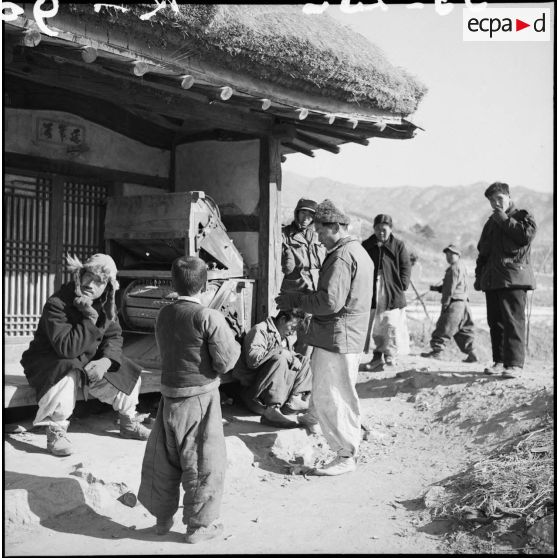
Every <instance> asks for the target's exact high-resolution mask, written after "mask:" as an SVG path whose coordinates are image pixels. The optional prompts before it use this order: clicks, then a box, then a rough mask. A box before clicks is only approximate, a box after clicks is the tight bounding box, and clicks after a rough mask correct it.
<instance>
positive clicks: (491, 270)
mask: <svg viewBox="0 0 558 558" xmlns="http://www.w3.org/2000/svg"><path fill="white" fill-rule="evenodd" d="M484 195H485V196H486V197H487V198H488V200H489V202H490V205H491V206H492V209H493V210H494V212H493V213H492V215H491V216H490V218H489V219H488V221H487V222H486V224H485V225H484V228H483V229H482V234H481V237H480V240H479V244H478V247H477V248H478V251H479V255H478V257H477V267H476V269H475V290H477V291H481V290H482V291H484V292H485V294H486V317H487V320H488V327H489V328H490V340H491V342H492V357H493V360H494V364H493V365H492V366H490V367H488V368H486V369H485V370H484V372H485V374H489V375H492V374H497V373H499V372H501V373H502V377H503V378H515V377H516V376H517V375H519V374H520V373H521V370H522V368H523V364H524V361H525V302H526V299H527V291H528V290H533V289H534V288H535V276H534V274H533V270H532V268H531V262H530V256H531V242H532V241H533V238H535V233H536V231H537V226H536V224H535V219H534V218H533V216H532V215H529V213H528V212H527V211H525V210H524V209H517V208H516V207H515V205H514V204H513V202H512V201H511V198H510V191H509V187H508V185H507V184H505V183H503V182H494V183H493V184H491V185H490V186H489V187H488V188H487V190H486V192H485V193H484Z"/></svg>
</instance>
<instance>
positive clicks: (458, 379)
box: [4, 355, 554, 556]
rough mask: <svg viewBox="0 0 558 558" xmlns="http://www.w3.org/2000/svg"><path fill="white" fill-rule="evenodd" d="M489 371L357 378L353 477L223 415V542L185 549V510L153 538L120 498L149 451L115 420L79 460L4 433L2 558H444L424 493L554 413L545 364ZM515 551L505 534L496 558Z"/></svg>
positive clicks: (98, 418) (442, 531)
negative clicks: (122, 434) (292, 557)
mask: <svg viewBox="0 0 558 558" xmlns="http://www.w3.org/2000/svg"><path fill="white" fill-rule="evenodd" d="M484 364H485V363H482V364H463V363H461V362H459V361H454V362H444V361H430V360H427V359H423V358H421V357H419V356H413V355H411V356H408V357H404V359H402V360H401V362H400V364H399V366H398V367H396V368H395V369H394V370H390V371H387V372H380V373H367V372H361V373H360V377H359V383H358V391H359V395H360V398H361V410H362V416H363V423H364V424H365V425H366V426H367V427H368V428H370V429H371V430H370V435H369V437H368V439H367V440H364V441H363V443H362V446H361V453H360V456H359V460H358V468H357V470H356V471H355V472H354V473H350V474H347V475H344V476H340V477H332V478H328V477H315V476H310V475H303V474H297V473H300V471H304V467H305V466H312V465H315V464H316V463H318V462H319V461H320V460H323V459H327V457H328V453H327V450H326V447H327V445H326V444H325V442H324V440H323V439H322V438H321V437H320V436H309V435H308V434H307V433H306V431H305V430H304V429H294V430H277V429H274V428H270V427H267V426H263V425H261V424H260V423H259V417H256V416H254V415H250V414H249V413H248V412H246V411H244V410H242V409H241V408H240V407H237V406H236V405H234V404H233V405H227V404H224V405H223V415H224V417H225V418H226V419H227V421H228V423H227V424H226V425H225V426H224V429H225V435H226V440H227V451H228V462H229V468H228V478H227V481H226V488H225V498H224V501H223V505H222V520H223V523H224V526H225V531H224V535H223V537H222V538H220V539H218V540H214V541H209V542H205V543H201V544H199V545H188V544H185V543H183V542H182V535H183V533H184V531H185V527H184V525H182V522H181V511H182V510H181V509H179V511H178V513H177V514H176V516H175V524H174V527H173V529H172V531H171V532H170V533H169V534H168V535H166V536H163V537H160V536H157V535H156V534H155V533H154V532H153V524H154V519H153V518H152V517H151V516H150V515H149V514H148V513H147V511H146V510H145V509H144V508H143V507H142V506H141V505H140V504H139V503H138V504H137V505H136V506H135V507H133V508H131V507H127V506H125V505H124V504H122V503H121V501H119V500H118V498H119V497H120V496H121V494H123V493H124V492H127V491H132V492H134V493H137V489H138V486H139V481H140V468H141V461H142V457H143V450H144V446H145V443H144V442H140V441H133V440H122V439H121V438H119V436H118V430H117V426H116V425H115V424H114V420H113V419H114V415H113V414H112V411H108V412H104V413H102V414H97V415H89V416H86V417H83V418H80V419H75V420H73V421H72V424H71V426H70V437H71V440H72V442H73V445H74V447H75V453H74V454H73V455H71V456H69V457H65V458H57V457H54V456H52V455H50V454H48V453H47V452H46V437H45V435H44V434H43V433H40V432H35V431H22V432H19V433H17V432H16V433H10V434H5V441H4V447H5V463H4V469H5V553H6V555H8V556H25V555H70V554H71V555H87V554H146V555H156V554H198V553H214V554H229V553H236V554H258V553H402V554H420V553H426V554H432V553H445V552H448V551H450V552H451V551H452V549H451V548H450V547H448V533H451V532H452V529H453V525H452V522H451V521H449V520H436V521H433V520H432V519H431V517H430V515H429V514H428V513H427V512H426V511H425V509H424V500H423V496H424V494H425V492H427V491H428V490H429V488H430V487H431V486H432V485H434V484H436V483H440V482H441V481H443V480H444V479H447V478H448V477H450V476H452V475H455V474H458V473H459V472H460V471H462V470H463V469H464V468H465V467H466V466H467V465H468V464H470V463H471V462H474V461H475V460H478V459H480V458H481V457H482V456H484V455H486V454H487V452H489V451H490V450H491V449H493V448H495V447H497V446H498V445H499V444H502V443H503V442H504V441H505V440H506V439H508V438H509V437H511V436H513V435H514V434H516V433H519V432H522V431H525V429H528V428H530V427H532V425H534V424H536V422H537V420H540V418H541V417H542V416H544V415H545V413H549V412H550V413H552V412H553V406H554V404H553V397H554V393H553V363H552V362H549V361H546V362H543V361H536V360H529V361H528V363H527V365H526V368H525V370H524V374H523V376H522V377H521V378H519V379H512V380H503V379H501V378H495V377H488V376H485V375H484V374H483V373H482V370H483V368H484ZM17 425H20V426H21V427H23V428H30V420H26V421H20V422H18V423H17V424H10V425H5V431H8V430H13V429H14V428H16V426H17ZM23 428H20V430H23ZM523 545H524V541H522V540H521V537H518V536H512V537H509V538H508V539H507V540H506V539H505V538H504V539H500V540H497V541H495V542H493V543H492V546H491V547H490V551H491V552H495V553H509V552H518V550H519V549H520V548H522V547H523ZM481 550H484V551H486V548H483V549H479V550H478V551H479V552H480V551H481ZM453 551H455V550H453Z"/></svg>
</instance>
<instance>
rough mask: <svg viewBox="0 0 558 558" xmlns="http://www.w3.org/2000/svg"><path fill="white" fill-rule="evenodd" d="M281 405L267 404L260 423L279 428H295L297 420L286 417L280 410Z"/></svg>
mask: <svg viewBox="0 0 558 558" xmlns="http://www.w3.org/2000/svg"><path fill="white" fill-rule="evenodd" d="M280 408H281V405H268V406H267V407H266V408H265V411H264V414H263V415H262V418H261V419H260V422H261V423H262V424H267V425H269V426H277V427H279V428H296V427H297V426H298V422H297V421H296V420H294V419H290V418H289V417H286V416H285V415H284V414H283V413H282V412H281V410H280Z"/></svg>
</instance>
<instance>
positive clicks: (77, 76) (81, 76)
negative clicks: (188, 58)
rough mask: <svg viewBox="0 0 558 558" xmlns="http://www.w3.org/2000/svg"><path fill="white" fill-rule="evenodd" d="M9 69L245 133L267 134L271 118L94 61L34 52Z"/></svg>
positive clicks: (130, 104)
mask: <svg viewBox="0 0 558 558" xmlns="http://www.w3.org/2000/svg"><path fill="white" fill-rule="evenodd" d="M33 62H34V63H33ZM31 64H32V66H31V69H30V70H29V66H30V65H31ZM9 71H10V73H12V74H14V75H20V76H21V77H24V78H25V79H28V80H32V81H35V82H37V83H43V84H46V85H60V84H63V86H64V88H65V89H68V90H70V91H75V92H78V93H82V94H84V95H88V96H92V97H96V98H101V99H105V100H108V101H110V102H113V103H117V104H119V105H122V106H125V107H126V106H127V107H130V108H133V107H136V108H137V107H138V106H140V107H141V108H144V109H146V110H154V111H156V112H159V113H161V114H165V115H167V116H172V117H175V118H180V119H184V118H186V117H188V118H190V119H192V120H197V121H200V122H204V123H206V125H207V124H209V126H211V125H218V126H219V127H220V128H225V127H226V128H230V129H232V130H236V131H241V132H246V133H257V134H262V135H266V134H269V133H270V127H271V122H272V118H271V117H269V116H267V115H266V116H264V115H261V116H255V115H254V116H253V115H252V114H253V113H252V114H250V113H249V111H246V113H243V112H242V111H241V110H236V109H232V108H228V107H223V106H220V105H212V106H209V105H204V104H202V103H196V102H193V101H191V99H190V97H189V96H190V95H191V94H190V92H186V91H184V90H183V89H178V88H171V87H167V88H161V87H160V86H159V85H158V84H155V83H150V82H148V81H147V80H146V79H143V80H141V81H139V80H136V79H134V78H132V77H130V78H126V77H125V76H120V75H116V74H112V73H111V72H108V71H106V70H100V69H98V68H96V64H90V65H88V64H83V63H81V64H80V63H77V62H76V63H74V62H73V61H69V63H68V64H65V65H64V66H63V67H61V66H59V65H54V63H53V62H52V61H50V60H49V59H48V57H45V56H40V55H37V56H36V57H35V56H33V58H32V59H31V60H27V61H25V60H23V61H22V60H19V63H18V61H17V59H15V58H14V64H13V66H10V67H9ZM169 90H170V91H169ZM183 95H188V97H184V96H183ZM209 126H208V127H209Z"/></svg>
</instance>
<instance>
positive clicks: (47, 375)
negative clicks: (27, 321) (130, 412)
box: [21, 281, 141, 401]
mask: <svg viewBox="0 0 558 558" xmlns="http://www.w3.org/2000/svg"><path fill="white" fill-rule="evenodd" d="M75 296H76V293H75V284H74V282H73V281H70V282H69V283H66V284H65V285H63V286H62V287H61V288H60V290H59V291H57V292H56V293H54V294H53V295H52V296H51V297H50V298H49V299H48V300H47V301H46V303H45V305H44V308H43V312H42V314H41V318H40V320H39V325H38V326H37V330H36V331H35V334H34V337H33V340H32V341H31V343H30V345H29V348H28V349H27V350H26V351H25V352H24V353H23V355H22V357H21V365H22V366H23V370H24V372H25V376H26V377H27V381H28V382H29V384H30V385H31V386H32V387H33V388H35V391H36V395H37V401H39V400H40V399H41V397H42V396H43V395H44V394H45V393H46V392H47V391H48V390H49V389H50V388H51V387H52V386H54V385H55V384H56V383H57V382H59V381H60V380H61V379H62V378H63V377H64V376H66V375H67V374H68V373H69V372H71V371H72V370H81V371H82V372H83V367H84V366H85V365H86V364H87V363H89V362H91V361H92V360H98V359H100V358H103V357H106V358H109V359H110V360H111V363H112V364H111V367H110V368H109V371H108V372H107V373H106V374H105V376H104V377H105V379H106V380H107V381H108V382H110V383H111V384H112V385H113V386H115V387H116V388H117V389H119V390H121V391H123V392H125V393H127V394H130V393H131V391H132V389H133V388H134V386H135V384H136V382H137V380H138V377H139V375H140V374H141V368H140V367H139V366H137V365H136V364H135V363H133V362H132V361H130V360H129V359H127V358H124V357H123V355H122V342H123V340H122V329H121V328H120V324H119V323H118V321H108V320H107V319H106V316H105V314H104V312H103V311H102V310H101V305H100V302H99V301H98V300H97V301H95V302H94V304H93V307H94V308H95V309H96V310H97V311H98V312H99V319H98V320H97V325H95V324H94V323H93V322H92V321H91V320H90V319H89V318H86V317H85V316H84V315H83V314H82V313H81V312H80V311H79V310H78V309H77V308H76V307H75V306H74V298H75ZM84 376H85V379H86V378H87V375H86V374H85V372H84Z"/></svg>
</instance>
